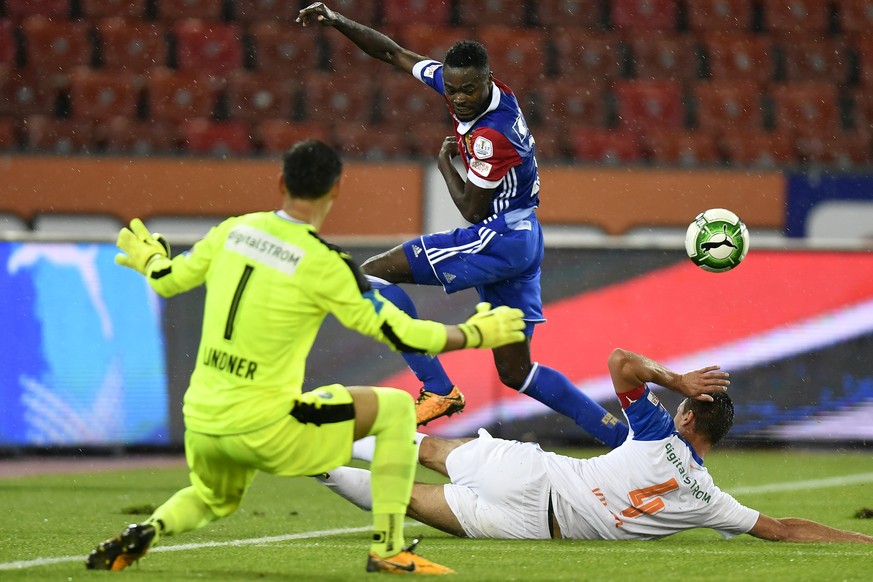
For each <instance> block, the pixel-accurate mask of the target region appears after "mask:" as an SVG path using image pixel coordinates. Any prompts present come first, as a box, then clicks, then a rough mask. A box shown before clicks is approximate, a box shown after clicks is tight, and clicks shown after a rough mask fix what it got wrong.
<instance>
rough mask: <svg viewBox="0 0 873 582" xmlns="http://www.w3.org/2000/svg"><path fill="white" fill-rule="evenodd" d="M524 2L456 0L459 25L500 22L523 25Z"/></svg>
mask: <svg viewBox="0 0 873 582" xmlns="http://www.w3.org/2000/svg"><path fill="white" fill-rule="evenodd" d="M525 16H526V15H525V3H524V2H519V1H518V0H488V1H487V2H458V17H459V20H460V23H461V26H485V25H490V24H495V23H498V22H499V23H500V24H502V25H504V26H517V27H521V26H524V25H525Z"/></svg>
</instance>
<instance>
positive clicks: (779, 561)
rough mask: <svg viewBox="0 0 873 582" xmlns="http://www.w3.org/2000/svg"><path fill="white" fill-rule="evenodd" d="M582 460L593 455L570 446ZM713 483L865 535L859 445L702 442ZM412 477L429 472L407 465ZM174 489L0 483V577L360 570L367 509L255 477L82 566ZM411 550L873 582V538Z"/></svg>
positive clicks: (149, 479) (662, 571)
mask: <svg viewBox="0 0 873 582" xmlns="http://www.w3.org/2000/svg"><path fill="white" fill-rule="evenodd" d="M575 454H578V455H580V456H586V455H589V454H596V452H593V451H575ZM707 466H708V467H709V470H710V472H712V474H713V475H714V477H715V480H716V483H717V484H718V485H719V486H720V487H722V488H723V489H725V490H728V491H730V492H732V493H734V494H735V496H736V497H737V498H738V499H739V500H740V501H741V502H743V503H745V504H746V505H749V506H751V507H753V508H755V509H758V510H761V511H763V512H764V513H767V514H769V515H772V516H776V517H785V516H796V517H806V518H810V519H814V520H817V521H821V522H824V523H826V524H828V525H831V526H834V527H839V528H843V529H851V530H855V531H861V532H864V533H867V534H870V535H873V520H871V519H859V518H856V517H855V512H856V511H857V510H859V509H860V508H862V507H868V508H873V456H871V455H870V454H869V451H867V452H864V451H845V450H832V451H814V452H809V451H806V452H803V451H740V450H727V449H726V450H722V451H720V450H718V449H716V450H715V451H713V452H712V453H711V454H710V455H709V458H708V459H707ZM420 478H423V479H426V480H432V481H439V479H440V477H439V476H437V475H435V474H433V473H430V472H429V471H426V470H424V469H422V470H421V473H420ZM185 485H187V473H186V471H185V470H184V469H183V468H178V469H138V470H132V471H119V472H110V473H95V474H67V475H50V476H39V477H27V478H17V479H4V480H0V580H3V581H4V582H6V581H13V580H28V581H35V580H57V581H80V580H110V579H116V578H117V579H119V580H122V579H126V580H139V581H156V582H158V581H160V582H168V581H176V580H178V581H190V580H205V581H206V580H208V581H237V580H259V581H271V580H276V581H278V580H301V581H309V580H316V581H318V580H356V579H362V580H372V579H373V578H374V577H377V576H379V575H376V574H366V573H365V572H364V564H365V561H366V550H367V546H368V543H369V542H368V539H369V524H370V517H369V514H367V513H364V512H362V511H360V510H358V509H357V508H355V507H353V506H352V505H350V504H348V503H347V502H345V501H344V500H342V499H340V498H339V497H336V496H335V495H333V494H332V493H330V492H329V491H327V490H325V489H323V488H322V487H321V486H319V485H318V484H317V483H315V482H314V481H313V480H312V479H306V478H298V479H279V478H275V477H271V476H268V475H260V476H259V477H258V478H257V479H256V480H255V484H254V485H253V488H252V490H251V492H250V494H249V496H248V497H247V498H246V499H245V501H244V502H243V506H242V508H241V509H240V511H238V512H237V513H236V514H235V515H233V516H231V517H229V518H227V519H225V520H221V521H219V522H216V523H213V524H211V525H209V526H207V527H206V528H203V529H201V530H198V531H195V532H189V533H188V534H184V535H180V536H178V537H175V538H165V539H164V540H163V541H162V544H161V546H159V547H158V548H155V549H154V550H153V551H152V552H150V553H149V555H148V556H146V558H144V559H143V560H141V561H140V563H139V564H138V565H134V566H133V567H132V568H130V569H129V570H127V571H125V572H122V573H113V572H92V571H88V570H85V567H84V562H83V560H84V557H85V555H86V554H87V553H88V552H89V551H90V550H91V549H92V548H93V547H94V546H95V545H96V544H97V543H98V542H100V541H101V540H103V539H104V538H106V537H108V536H110V535H112V534H114V533H117V531H120V529H121V528H122V527H123V526H124V525H125V524H127V523H130V522H134V521H140V520H141V519H143V518H144V515H137V514H133V515H129V514H126V513H125V511H126V510H127V511H131V510H136V509H137V508H139V511H147V510H148V509H147V508H148V507H150V506H155V505H158V504H160V503H161V502H163V501H164V500H165V499H167V498H168V497H169V496H170V495H171V494H173V493H174V492H175V491H176V490H177V489H179V488H180V487H182V486H185ZM413 536H423V541H422V543H421V545H420V553H421V554H422V555H424V556H426V557H428V558H431V559H433V560H436V561H438V562H441V563H443V564H445V565H448V566H451V567H452V568H454V569H456V570H457V571H458V575H457V576H454V577H452V579H453V580H471V581H472V580H475V581H477V582H478V581H488V580H495V581H500V582H505V581H510V580H524V581H532V580H542V581H554V580H574V581H576V580H579V581H585V580H591V581H599V580H604V581H611V582H620V581H624V580H627V581H633V582H651V581H659V580H670V581H673V580H682V581H683V582H688V581H695V580H700V581H704V580H705V581H707V582H710V581H734V580H735V581H737V582H739V581H742V582H747V581H749V580H765V581H766V582H776V581H781V580H785V581H791V582H801V581H806V580H809V581H831V580H858V581H862V580H863V581H868V580H871V579H873V545H867V544H779V543H772V542H764V541H760V540H756V539H754V538H752V537H750V536H747V535H745V536H739V537H737V538H734V539H732V540H723V539H722V538H721V536H719V535H718V534H717V533H715V532H713V531H710V530H698V531H694V532H686V533H683V534H679V535H676V536H673V537H670V538H666V539H664V540H660V541H655V542H602V541H592V542H580V541H567V540H562V541H501V540H465V539H458V538H453V537H451V536H448V535H446V534H443V533H441V532H438V531H436V530H433V529H431V528H428V527H426V526H423V525H420V524H417V523H414V522H410V525H409V526H408V528H407V538H408V539H411V538H412V537H413Z"/></svg>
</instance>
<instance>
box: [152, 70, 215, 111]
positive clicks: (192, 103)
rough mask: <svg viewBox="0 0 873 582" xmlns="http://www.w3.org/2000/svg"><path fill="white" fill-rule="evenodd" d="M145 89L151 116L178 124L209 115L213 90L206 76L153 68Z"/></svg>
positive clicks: (212, 102) (213, 95) (213, 94)
mask: <svg viewBox="0 0 873 582" xmlns="http://www.w3.org/2000/svg"><path fill="white" fill-rule="evenodd" d="M146 88H147V102H148V110H149V115H150V117H151V119H154V120H156V121H166V122H168V123H179V122H182V121H186V120H189V119H197V118H209V117H211V116H212V110H213V107H214V105H215V99H216V91H215V89H214V87H213V85H212V84H211V81H210V79H209V77H208V76H207V75H203V74H199V73H182V72H176V71H172V70H170V69H164V68H156V69H152V70H151V71H149V74H148V78H147V80H146Z"/></svg>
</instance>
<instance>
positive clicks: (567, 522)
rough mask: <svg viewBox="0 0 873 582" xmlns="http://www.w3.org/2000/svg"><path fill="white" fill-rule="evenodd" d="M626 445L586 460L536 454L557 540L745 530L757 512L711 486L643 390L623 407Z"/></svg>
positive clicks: (653, 399)
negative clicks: (547, 485)
mask: <svg viewBox="0 0 873 582" xmlns="http://www.w3.org/2000/svg"><path fill="white" fill-rule="evenodd" d="M625 416H626V418H627V420H628V423H629V425H630V428H631V431H630V434H629V435H628V439H627V441H625V443H624V444H622V445H621V446H620V447H618V448H616V449H614V450H612V451H611V452H609V453H607V454H605V455H603V456H600V457H596V458H593V459H584V460H582V459H573V458H569V457H564V456H559V455H556V454H553V453H544V455H543V465H544V467H545V471H546V474H547V475H548V479H549V481H550V483H551V487H552V504H553V507H554V512H555V517H556V518H557V520H558V525H559V526H560V528H561V536H562V537H564V538H571V539H610V540H642V539H653V538H660V537H663V536H668V535H670V534H674V533H677V532H680V531H684V530H688V529H692V528H712V529H715V530H716V531H718V532H719V533H721V534H722V535H723V536H725V537H732V536H735V535H738V534H741V533H746V532H748V531H749V530H750V529H751V528H752V527H753V526H754V525H755V522H756V521H757V519H758V512H757V511H755V510H752V509H749V508H748V507H745V506H743V505H742V504H740V503H739V502H738V501H737V500H735V499H734V498H733V497H731V496H730V495H729V494H727V493H725V492H723V491H722V490H721V489H719V488H718V487H716V486H715V484H714V483H713V481H712V477H711V476H710V475H709V472H708V471H707V470H706V467H704V466H703V460H702V459H701V458H700V457H699V456H698V455H697V453H695V452H694V449H693V448H692V447H691V445H689V444H688V443H687V442H686V441H685V440H684V439H683V438H682V437H681V436H679V434H678V433H677V432H676V429H675V425H674V423H673V419H672V417H671V416H670V414H669V413H668V412H667V410H666V409H665V408H664V406H663V405H662V404H661V403H660V402H659V400H658V397H657V396H655V394H654V393H652V391H651V390H649V388H647V387H646V388H644V391H643V392H642V396H641V397H640V398H639V399H638V400H636V401H634V402H633V403H632V404H630V406H628V407H627V408H626V409H625Z"/></svg>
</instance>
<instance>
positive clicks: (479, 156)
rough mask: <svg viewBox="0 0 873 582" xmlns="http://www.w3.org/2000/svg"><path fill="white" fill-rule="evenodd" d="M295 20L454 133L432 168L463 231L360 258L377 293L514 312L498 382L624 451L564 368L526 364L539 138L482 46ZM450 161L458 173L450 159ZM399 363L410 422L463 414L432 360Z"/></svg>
mask: <svg viewBox="0 0 873 582" xmlns="http://www.w3.org/2000/svg"><path fill="white" fill-rule="evenodd" d="M297 21H298V22H300V23H302V24H303V25H304V26H305V25H306V24H307V23H310V22H320V23H321V24H323V25H325V26H331V27H333V28H335V29H337V30H338V31H339V32H341V33H342V34H343V35H345V36H346V37H348V38H349V40H351V41H352V42H353V43H355V44H356V45H357V46H358V47H360V48H361V50H363V51H364V52H365V53H367V54H368V55H370V56H372V57H374V58H376V59H379V60H382V61H384V62H386V63H388V64H390V65H393V66H394V67H396V68H397V69H400V70H401V71H404V72H406V73H408V74H410V75H412V76H413V77H415V78H416V79H418V80H419V81H421V82H422V83H424V84H426V85H427V86H429V87H430V88H431V89H433V90H435V91H437V92H438V93H440V94H442V95H443V96H444V97H445V98H446V102H447V104H448V108H449V113H450V114H451V118H452V121H453V123H454V126H455V135H454V137H447V138H446V139H445V141H444V142H443V144H442V147H441V149H440V153H439V157H438V167H439V170H440V173H441V174H442V176H443V178H444V179H445V181H446V186H447V187H448V190H449V194H450V195H451V197H452V200H453V201H454V203H455V206H456V207H457V208H458V210H459V211H460V213H461V215H462V216H463V217H464V219H465V220H467V221H468V222H469V223H471V226H469V227H466V228H457V229H455V230H452V231H450V232H444V233H437V234H427V235H424V236H421V237H419V238H416V239H412V240H410V241H407V242H405V243H403V244H402V245H399V246H397V247H395V248H393V249H391V250H389V251H388V252H386V253H383V254H380V255H377V256H375V257H373V258H371V259H369V260H368V261H366V262H365V263H364V264H363V265H362V268H363V270H364V273H365V274H367V275H368V276H369V277H370V279H371V282H372V284H373V285H374V287H377V288H379V289H380V290H381V292H382V293H383V294H384V295H385V296H386V297H387V298H389V299H390V300H391V301H392V302H393V303H394V304H395V305H397V306H399V307H401V308H402V309H404V310H406V311H407V313H409V314H410V315H413V316H414V315H415V314H416V313H415V307H414V305H413V304H412V301H411V299H410V298H409V296H408V295H407V294H406V293H405V292H404V291H402V290H401V289H400V288H399V287H398V286H397V285H396V284H398V283H415V284H418V285H441V286H442V287H443V288H444V289H445V290H446V292H447V293H454V292H456V291H460V290H463V289H470V288H475V289H476V290H477V291H478V293H479V296H480V297H481V298H482V301H489V302H491V303H492V304H494V305H508V306H511V307H516V308H519V309H521V310H522V311H523V312H524V318H525V322H526V324H527V327H526V329H525V334H526V336H527V337H528V341H527V342H521V343H517V344H514V345H511V346H505V347H502V348H497V349H495V350H494V351H493V354H494V362H495V364H496V366H497V373H498V375H499V377H500V380H501V382H503V384H505V385H506V386H508V387H510V388H512V389H514V390H518V391H519V392H522V393H524V394H527V395H528V396H531V397H532V398H535V399H536V400H538V401H540V402H542V403H543V404H545V405H547V406H549V407H550V408H552V409H553V410H556V411H558V412H560V413H562V414H565V415H566V416H569V417H570V418H572V419H573V420H574V421H575V422H576V424H578V425H579V426H581V427H582V428H584V429H585V430H587V431H588V432H589V433H591V434H592V435H593V436H594V437H595V438H597V439H598V440H600V441H602V442H604V443H605V444H607V445H609V446H611V447H615V446H618V445H619V444H621V443H622V442H623V441H624V440H625V438H626V437H627V433H628V431H627V426H626V425H625V424H624V423H622V422H620V421H619V420H618V419H617V418H616V417H614V416H613V415H611V414H609V413H608V412H607V411H606V410H605V409H604V408H603V407H602V406H600V405H599V404H597V403H596V402H594V401H593V400H591V399H590V398H588V397H587V396H586V395H585V394H583V393H582V392H581V391H579V390H578V389H577V388H576V387H575V386H574V385H573V383H572V382H570V380H569V379H568V378H567V377H566V376H564V375H563V374H562V373H560V372H559V371H557V370H554V369H552V368H549V367H547V366H543V365H541V364H539V363H536V362H533V361H532V360H531V353H530V338H531V336H532V335H533V331H534V326H535V324H537V323H542V322H543V321H545V319H544V318H543V313H542V299H541V297H540V265H541V263H542V260H543V248H544V247H543V233H542V228H541V226H540V224H539V222H538V220H537V216H536V211H535V210H536V208H537V206H539V191H540V181H539V174H538V172H537V163H536V157H535V154H536V143H535V142H534V138H533V136H532V135H531V133H530V130H529V129H528V127H527V123H526V122H525V119H524V114H523V113H522V111H521V109H520V108H519V105H518V101H517V100H516V97H515V95H513V93H512V91H511V90H510V89H509V87H507V86H506V85H504V84H503V83H501V82H500V81H498V80H496V79H494V76H493V74H492V72H491V70H490V68H489V64H488V53H487V51H486V50H485V48H484V47H483V46H482V45H481V44H479V43H478V42H475V41H469V40H462V41H459V42H457V43H455V44H454V45H453V46H452V47H451V48H450V49H449V51H448V52H447V53H446V56H445V60H444V61H443V62H439V61H436V60H433V59H430V58H427V57H424V56H421V55H418V54H415V53H413V52H411V51H409V50H407V49H405V48H403V47H401V46H399V45H398V44H397V43H396V42H394V41H393V40H392V39H390V38H388V37H387V36H385V35H383V34H382V33H380V32H378V31H375V30H373V29H371V28H368V27H366V26H364V25H362V24H360V23H358V22H355V21H353V20H350V19H348V18H346V17H344V16H342V15H341V14H339V13H337V12H335V11H333V10H331V9H330V8H328V7H327V6H325V5H324V4H323V3H321V2H316V3H314V4H312V5H310V6H308V7H306V8H304V9H303V10H301V11H300V15H299V17H298V18H297ZM457 156H460V158H461V161H462V162H463V165H464V168H465V172H466V173H465V175H464V176H461V175H460V174H459V173H458V171H457V170H456V169H455V167H454V165H453V163H452V160H453V158H455V157H457ZM404 358H405V359H406V362H407V363H408V364H409V366H410V368H411V369H412V370H413V372H414V373H415V374H416V376H417V377H418V378H419V379H420V380H421V381H422V383H423V385H424V387H423V388H422V390H421V394H420V396H419V398H418V401H417V402H416V416H417V420H418V423H419V424H426V423H427V422H429V421H431V420H433V419H435V418H438V417H440V416H444V415H451V414H454V413H457V412H460V411H461V410H462V409H463V408H464V397H463V395H462V394H461V392H460V391H459V390H458V388H457V386H454V385H453V383H452V381H451V380H450V379H449V378H448V375H447V374H446V372H445V371H444V370H443V367H442V365H441V364H440V362H439V360H438V359H437V358H435V357H429V356H421V355H404Z"/></svg>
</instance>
